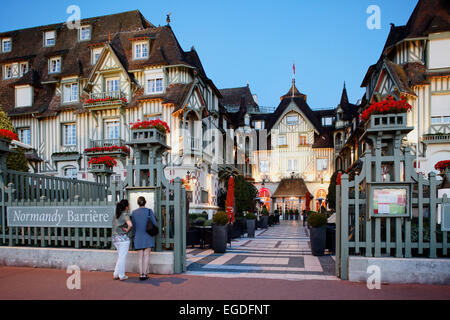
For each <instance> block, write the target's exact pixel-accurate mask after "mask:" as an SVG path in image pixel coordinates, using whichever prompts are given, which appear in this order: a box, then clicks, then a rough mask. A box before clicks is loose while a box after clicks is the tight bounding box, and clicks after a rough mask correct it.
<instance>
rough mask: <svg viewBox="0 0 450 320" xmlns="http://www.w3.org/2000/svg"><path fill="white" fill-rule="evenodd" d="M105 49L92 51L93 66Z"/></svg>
mask: <svg viewBox="0 0 450 320" xmlns="http://www.w3.org/2000/svg"><path fill="white" fill-rule="evenodd" d="M102 51H103V47H100V48H94V49H92V65H94V64H96V63H97V61H98V59H99V58H100V55H101V54H102Z"/></svg>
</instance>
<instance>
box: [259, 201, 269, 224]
mask: <svg viewBox="0 0 450 320" xmlns="http://www.w3.org/2000/svg"><path fill="white" fill-rule="evenodd" d="M261 218H262V227H263V229H267V227H268V223H269V210H267V208H266V206H264V207H263V209H262V211H261Z"/></svg>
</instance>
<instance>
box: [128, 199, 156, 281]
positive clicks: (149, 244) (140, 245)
mask: <svg viewBox="0 0 450 320" xmlns="http://www.w3.org/2000/svg"><path fill="white" fill-rule="evenodd" d="M137 203H138V205H139V209H136V210H134V211H133V213H132V215H131V217H132V222H133V234H134V249H135V250H137V251H138V256H139V264H138V266H139V279H140V280H147V279H148V276H147V273H148V266H149V262H150V251H151V249H150V248H153V247H154V246H155V238H154V237H152V236H150V235H149V234H148V233H147V222H148V220H149V219H150V220H151V221H152V223H153V225H155V226H158V224H157V222H156V218H155V215H154V213H153V211H152V210H151V209H147V208H146V207H145V204H146V203H147V201H146V200H145V198H144V197H139V198H138V200H137Z"/></svg>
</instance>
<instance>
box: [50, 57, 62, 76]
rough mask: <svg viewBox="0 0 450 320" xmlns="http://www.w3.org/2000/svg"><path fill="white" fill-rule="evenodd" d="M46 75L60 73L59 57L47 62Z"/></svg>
mask: <svg viewBox="0 0 450 320" xmlns="http://www.w3.org/2000/svg"><path fill="white" fill-rule="evenodd" d="M48 67H49V68H48V73H60V72H61V57H54V58H51V59H50V60H49V64H48Z"/></svg>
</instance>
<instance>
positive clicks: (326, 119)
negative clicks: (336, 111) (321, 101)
mask: <svg viewBox="0 0 450 320" xmlns="http://www.w3.org/2000/svg"><path fill="white" fill-rule="evenodd" d="M332 125H333V117H323V118H322V126H324V127H330V126H332Z"/></svg>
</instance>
